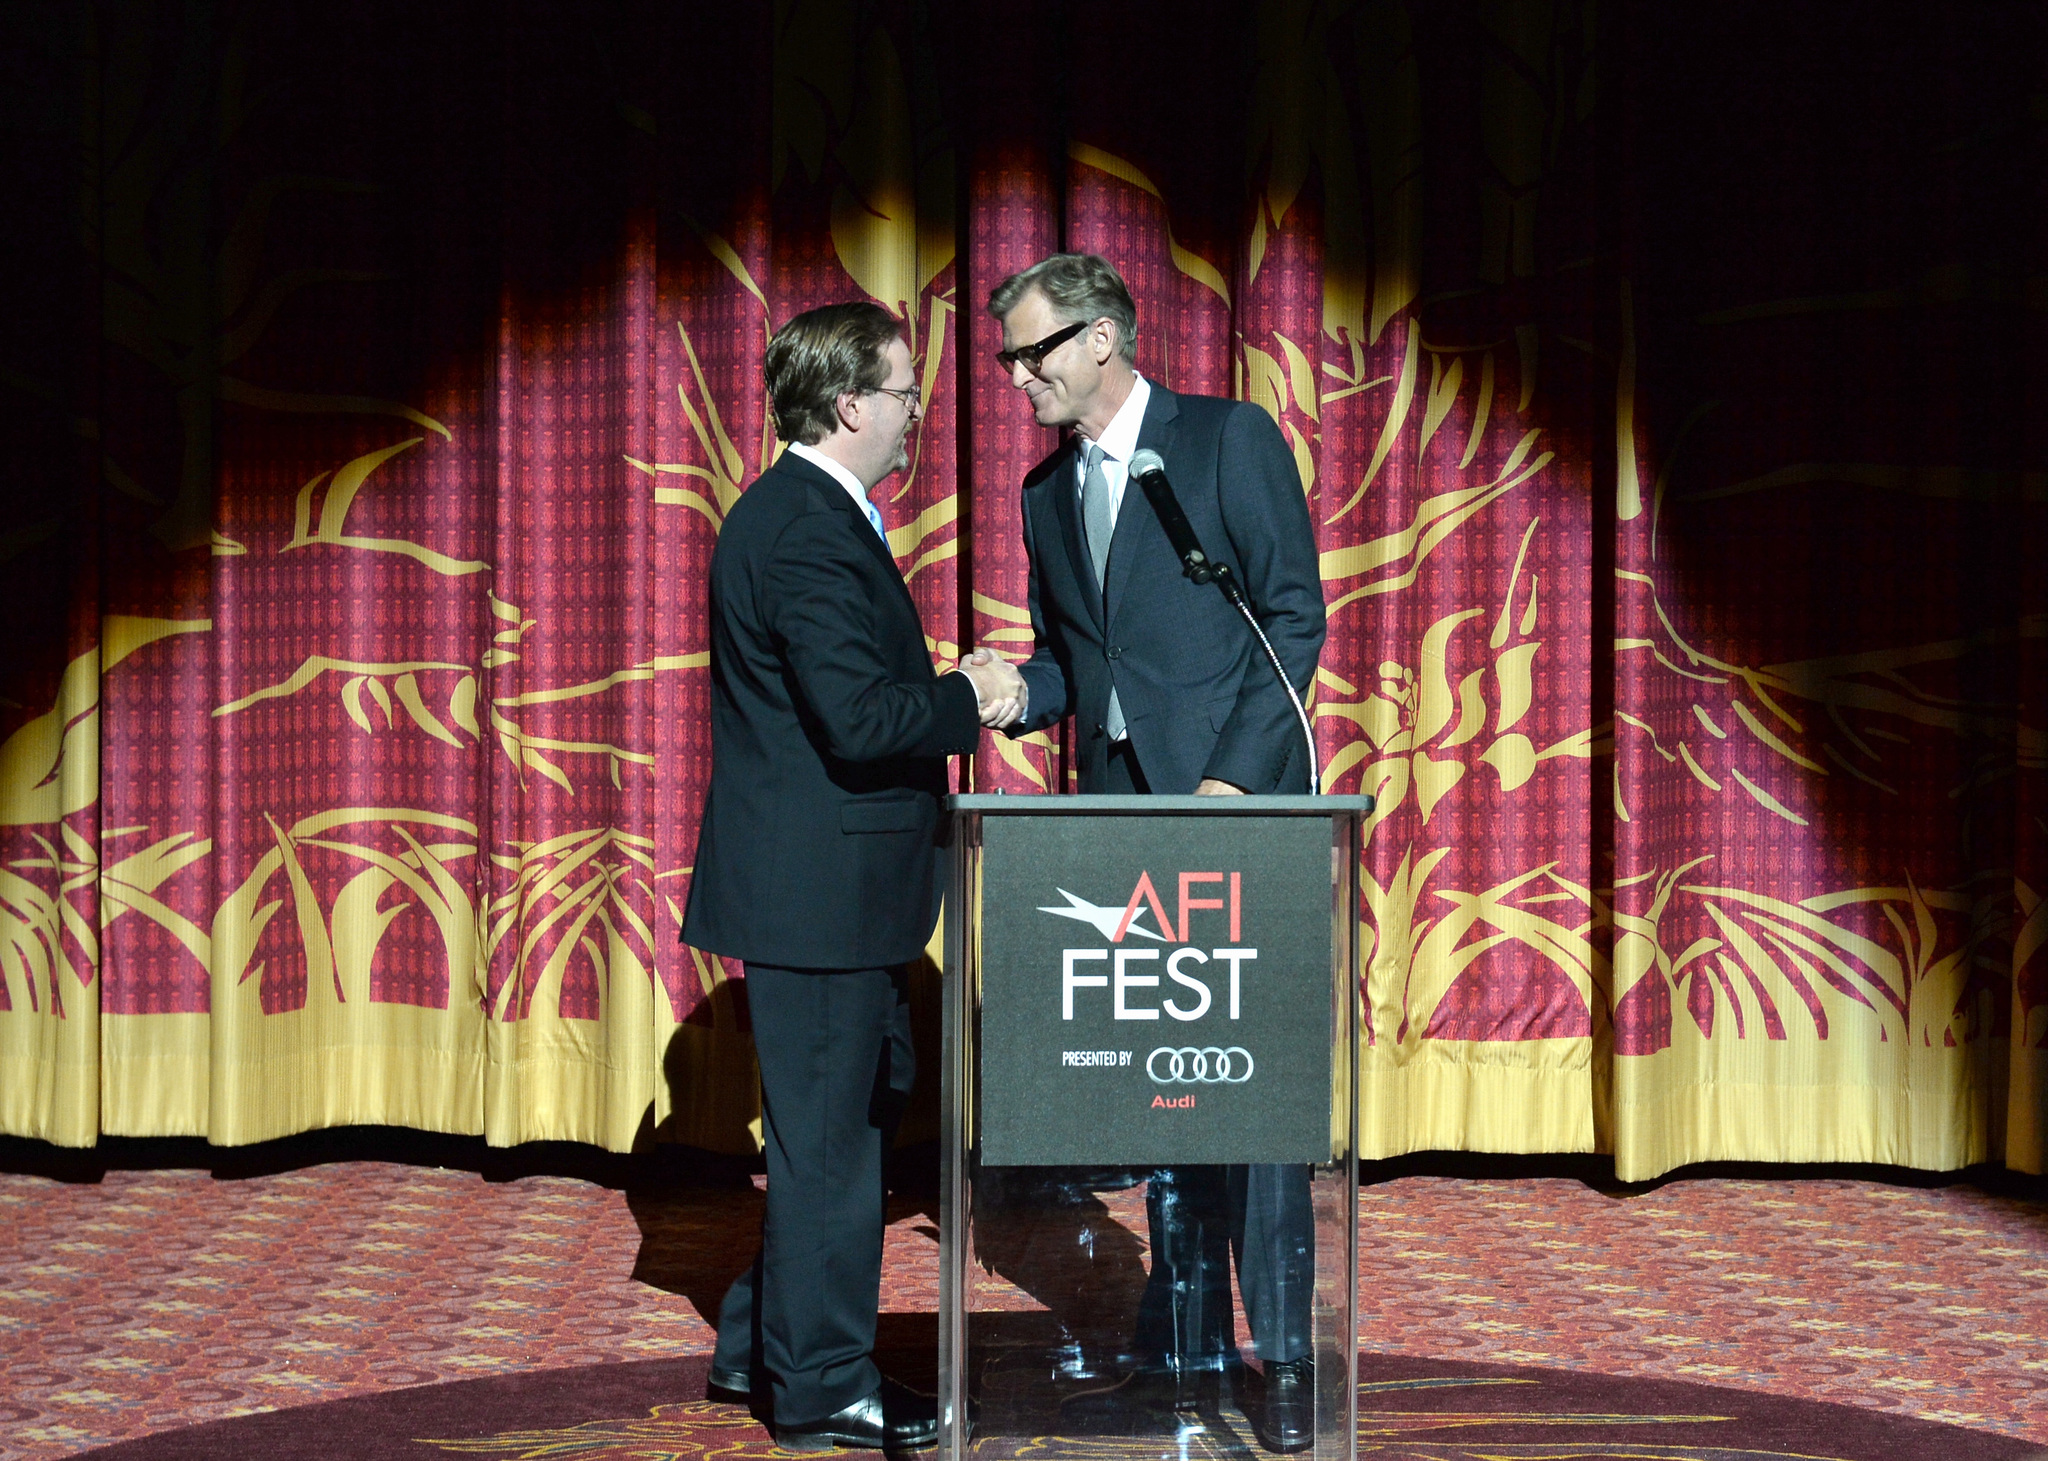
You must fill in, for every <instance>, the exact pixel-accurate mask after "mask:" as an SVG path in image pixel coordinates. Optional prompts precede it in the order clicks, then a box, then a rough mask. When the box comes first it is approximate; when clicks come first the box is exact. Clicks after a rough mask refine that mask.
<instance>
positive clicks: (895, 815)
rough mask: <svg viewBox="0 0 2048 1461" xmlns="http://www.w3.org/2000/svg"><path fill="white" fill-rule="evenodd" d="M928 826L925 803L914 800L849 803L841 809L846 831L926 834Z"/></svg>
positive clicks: (840, 816) (906, 798)
mask: <svg viewBox="0 0 2048 1461" xmlns="http://www.w3.org/2000/svg"><path fill="white" fill-rule="evenodd" d="M928 825H929V813H927V812H926V810H925V806H924V803H923V802H922V801H919V800H917V799H915V798H911V797H890V798H889V799H887V800H886V801H862V802H846V803H843V804H842V805H841V806H840V808H839V830H840V831H842V832H922V831H923V830H924V829H925V828H926V827H927V826H928Z"/></svg>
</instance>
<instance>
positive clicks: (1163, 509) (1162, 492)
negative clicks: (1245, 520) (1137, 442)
mask: <svg viewBox="0 0 2048 1461" xmlns="http://www.w3.org/2000/svg"><path fill="white" fill-rule="evenodd" d="M1130 474H1131V476H1132V477H1133V478H1134V479H1136V481H1137V483H1138V486H1139V487H1141V488H1143V489H1144V492H1145V500H1146V501H1147V502H1149V503H1151V504H1152V511H1153V512H1154V513H1156V514H1157V515H1158V518H1159V526H1160V527H1162V528H1164V529H1166V541H1167V542H1168V543H1170V544H1172V545H1173V551H1174V554H1175V556H1176V557H1178V558H1179V559H1180V571H1181V572H1182V573H1184V574H1186V575H1187V576H1188V577H1189V578H1191V579H1193V580H1194V581H1195V582H1196V583H1215V584H1219V585H1220V586H1222V588H1223V594H1224V597H1226V598H1228V599H1229V600H1230V601H1231V602H1232V603H1235V602H1236V601H1237V597H1238V596H1237V594H1236V593H1234V592H1233V590H1234V589H1235V588H1236V587H1237V584H1236V581H1235V579H1234V578H1233V577H1232V575H1231V572H1230V565H1229V564H1227V563H1215V562H1212V561H1210V558H1209V555H1208V554H1206V553H1204V552H1203V551H1202V540H1201V539H1200V538H1198V537H1196V536H1195V530H1194V528H1193V527H1192V526H1191V525H1190V524H1189V522H1188V516H1187V514H1186V513H1184V512H1182V511H1181V510H1180V499H1179V498H1178V497H1176V496H1174V495H1173V484H1172V483H1171V482H1169V481H1167V480H1166V463H1165V462H1164V461H1163V460H1162V459H1161V458H1160V455H1159V453H1158V452H1156V451H1153V450H1152V449H1151V448H1150V447H1147V448H1146V449H1145V450H1144V451H1141V452H1136V453H1133V454H1132V456H1131V467H1130Z"/></svg>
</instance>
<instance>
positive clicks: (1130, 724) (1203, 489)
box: [970, 254, 1324, 1451]
mask: <svg viewBox="0 0 2048 1461" xmlns="http://www.w3.org/2000/svg"><path fill="white" fill-rule="evenodd" d="M989 313H990V314H992V315H994V316H995V317H996V318H997V319H999V320H1001V321H1002V325H1003V351H1002V354H1001V356H1000V357H999V359H1000V361H1001V363H1002V365H1003V367H1004V369H1005V370H1007V371H1008V372H1009V375H1010V381H1011V384H1012V385H1014V386H1016V387H1017V389H1018V390H1020V391H1022V392H1023V393H1024V395H1025V396H1026V398H1027V399H1028V400H1029V401H1030V404H1031V408H1032V414H1033V416H1034V417H1035V419H1036V420H1037V422H1038V424H1039V425H1041V426H1051V427H1061V428H1068V429H1070V430H1071V436H1070V438H1069V440H1068V441H1066V442H1064V443H1062V444H1061V445H1060V447H1059V448H1058V449H1057V450H1056V451H1054V452H1053V453H1052V455H1050V456H1048V457H1047V458H1046V459H1045V460H1044V461H1042V462H1040V463H1039V464H1038V465H1037V466H1036V467H1035V468H1033V469H1032V470H1031V472H1030V473H1029V474H1028V475H1027V476H1026V477H1025V479H1024V498H1023V520H1024V542H1025V547H1026V549H1027V551H1028V553H1029V556H1030V562H1031V603H1030V609H1031V624H1032V629H1033V631H1034V637H1035V641H1036V643H1035V646H1034V652H1033V654H1032V656H1031V659H1030V661H1029V662H1028V663H1027V664H1025V665H1024V666H1023V667H1022V669H1023V681H1024V686H1025V691H1024V694H1023V695H1022V696H1021V697H1019V699H1018V700H1017V701H1016V702H1015V703H1014V704H1013V703H1009V702H1005V703H1003V704H1002V705H1000V706H998V707H997V709H996V716H995V720H994V723H996V724H999V725H1005V726H1008V727H1011V728H1012V729H1013V733H1022V732H1025V731H1031V730H1038V729H1041V728H1043V727H1046V726H1050V725H1053V724H1056V723H1057V722H1058V721H1059V720H1060V718H1061V717H1062V716H1065V715H1068V714H1071V715H1072V716H1073V717H1074V726H1075V731H1076V736H1077V740H1078V742H1079V753H1080V789H1081V790H1082V791H1083V792H1122V793H1131V792H1139V793H1143V792H1155V793H1161V794H1167V795H1183V796H1184V795H1187V794H1188V793H1190V792H1194V793H1200V794H1209V795H1229V794H1233V793H1243V792H1306V791H1308V790H1309V789H1310V787H1309V782H1308V777H1309V772H1308V756H1307V753H1306V750H1305V748H1304V747H1303V745H1302V741H1301V732H1300V729H1299V721H1298V720H1297V718H1296V716H1295V713H1294V707H1293V705H1292V704H1291V703H1290V702H1289V700H1288V698H1287V695H1286V692H1285V691H1283V690H1282V689H1281V687H1280V686H1279V684H1278V683H1276V682H1275V680H1274V677H1273V675H1272V673H1271V669H1270V667H1269V665H1268V664H1267V662H1266V659H1265V656H1264V654H1263V652H1262V651H1261V650H1260V649H1259V648H1258V647H1257V645H1256V644H1255V643H1254V641H1253V639H1252V636H1251V633H1250V631H1249V629H1247V628H1246V626H1245V624H1244V622H1243V620H1242V619H1240V618H1239V617H1238V615H1237V613H1236V611H1235V610H1234V609H1232V608H1231V607H1230V605H1229V604H1228V603H1227V602H1226V601H1225V600H1224V598H1223V596H1222V595H1221V594H1219V593H1218V592H1217V591H1216V590H1215V589H1214V588H1213V587H1211V586H1206V585H1198V584H1194V583H1191V582H1190V581H1189V580H1188V579H1187V578H1185V577H1184V576H1183V575H1182V573H1181V563H1180V559H1179V557H1178V556H1177V555H1176V554H1175V553H1174V551H1173V548H1172V546H1171V544H1170V543H1169V542H1168V541H1167V537H1166V533H1165V530H1164V529H1163V528H1162V527H1161V526H1160V524H1159V519H1158V516H1157V514H1155V513H1154V512H1153V511H1152V510H1151V506H1150V504H1149V503H1148V502H1147V501H1146V500H1145V499H1144V496H1143V493H1142V492H1134V491H1127V490H1126V485H1127V481H1128V476H1129V464H1130V459H1131V456H1132V454H1133V453H1134V452H1136V451H1139V450H1143V449H1150V450H1153V451H1156V452H1158V453H1159V455H1160V456H1161V457H1162V458H1163V459H1164V461H1165V464H1166V474H1167V477H1168V479H1169V480H1170V481H1171V482H1172V483H1173V486H1174V490H1175V493H1176V495H1177V496H1178V498H1179V500H1180V504H1181V507H1182V508H1183V510H1184V511H1185V512H1186V514H1187V518H1188V522H1189V523H1190V525H1191V526H1192V527H1193V528H1194V530H1195V533H1196V535H1197V536H1198V537H1199V538H1200V539H1201V542H1202V545H1203V548H1204V550H1205V551H1206V552H1207V553H1208V554H1209V556H1210V557H1211V558H1212V559H1215V560H1217V561H1219V562H1223V563H1228V564H1229V565H1230V567H1231V570H1232V572H1234V573H1235V574H1236V575H1237V577H1238V580H1239V582H1240V583H1241V584H1243V586H1244V589H1245V592H1246V593H1247V595H1248V596H1249V597H1250V599H1251V602H1252V604H1253V607H1254V610H1255V612H1256V614H1257V616H1258V619H1259V624H1260V627H1261V628H1262V629H1263V630H1265V632H1266V636H1267V638H1268V639H1270V640H1271V641H1272V645H1273V648H1274V651H1275V652H1276V653H1277V654H1278V655H1279V657H1280V661H1281V663H1282V664H1283V665H1284V666H1285V667H1286V670H1287V674H1288V678H1289V679H1290V680H1292V681H1293V682H1294V685H1295V687H1296V689H1297V690H1298V691H1299V692H1300V693H1302V694H1304V695H1305V694H1307V692H1308V687H1309V681H1310V680H1311V679H1312V678H1313V676H1314V674H1315V668H1316V658H1317V655H1318V654H1319V653H1320V652H1321V649H1322V643H1323V633H1324V614H1323V592H1322V578H1321V575H1320V573H1319V571H1318V566H1317V554H1316V545H1315V534H1314V529H1313V528H1312V527H1311V525H1310V522H1309V516H1308V509H1307V506H1306V504H1305V502H1304V500H1303V494H1302V487H1301V479H1300V476H1299V474H1298V473H1297V472H1296V470H1295V466H1294V458H1293V456H1292V454H1291V453H1290V452H1289V451H1288V449H1287V446H1286V443H1285V442H1284V441H1283V440H1282V439H1281V436H1280V431H1279V428H1278V427H1276V426H1275V425H1274V424H1273V420H1272V418H1271V417H1269V416H1267V415H1266V414H1265V412H1263V411H1261V410H1260V409H1259V408H1258V407H1256V406H1251V405H1246V404H1244V403H1243V402H1237V401H1224V400H1217V399H1215V398H1212V397H1207V396H1183V395H1177V394H1175V393H1174V392H1172V391H1169V390H1166V389H1165V388H1164V387H1162V386H1159V385H1156V384H1154V383H1152V382H1149V381H1147V380H1146V379H1145V378H1144V377H1143V376H1141V375H1139V374H1138V372H1137V369H1136V366H1135V361H1136V359H1137V324H1138V321H1137V309H1136V307H1135V306H1134V305H1133V304H1132V302H1131V296H1130V292H1129V290H1128V289H1126V288H1125V286H1124V281H1123V279H1122V277H1121V276H1119V275H1118V273H1117V271H1116V269H1115V268H1114V267H1113V266H1112V265H1111V264H1110V263H1109V262H1108V261H1107V260H1105V259H1102V258H1099V257H1096V256H1094V255H1090V254H1056V255H1054V256H1053V257H1051V258H1049V259H1045V260H1043V261H1041V262H1040V263H1038V264H1035V265H1033V266H1032V267H1031V268H1029V269H1026V270H1025V271H1024V272H1022V273H1021V274H1017V275H1014V276H1012V277H1011V278H1009V279H1007V280H1005V281H1004V282H1003V283H1002V284H1001V285H999V286H998V287H997V288H996V290H995V291H994V293H993V294H992V295H991V296H990V299H989ZM970 658H971V659H972V660H974V661H977V662H979V661H984V660H989V659H992V658H993V656H992V655H990V654H989V653H988V652H987V651H977V652H976V653H975V654H974V655H973V656H971V657H970ZM1146 1208H1147V1213H1148V1216H1149V1218H1150V1220H1151V1227H1152V1252H1153V1265H1152V1272H1151V1276H1150V1279H1149V1281H1148V1283H1147V1286H1146V1290H1145V1296H1144V1300H1143V1302H1142V1303H1141V1306H1140V1310H1139V1315H1138V1332H1137V1340H1138V1344H1139V1346H1140V1348H1141V1349H1145V1350H1149V1351H1151V1352H1152V1353H1153V1354H1155V1355H1157V1356H1158V1357H1159V1358H1160V1359H1161V1360H1162V1361H1164V1362H1165V1364H1166V1365H1167V1367H1169V1368H1170V1369H1172V1370H1174V1371H1175V1372H1177V1373H1180V1374H1186V1373H1188V1372H1191V1371H1192V1372H1200V1371H1202V1370H1204V1369H1205V1368H1211V1367H1220V1366H1224V1365H1228V1364H1232V1363H1234V1361H1235V1357H1236V1342H1235V1339H1234V1337H1233V1335H1232V1315H1231V1303H1230V1252H1231V1250H1233V1249H1234V1250H1235V1251H1236V1254H1237V1266H1238V1280H1239V1287H1240V1290H1241V1292H1242V1294H1243V1297H1244V1301H1245V1313H1246V1317H1247V1318H1248V1319H1249V1320H1250V1323H1251V1328H1252V1340H1253V1344H1254V1346H1255V1348H1256V1350H1257V1353H1258V1355H1259V1358H1260V1360H1261V1361H1262V1363H1263V1365H1264V1370H1265V1377H1264V1378H1265V1386H1264V1396H1265V1398H1264V1403H1263V1404H1262V1405H1261V1406H1259V1407H1258V1409H1257V1414H1256V1416H1255V1421H1256V1423H1257V1426H1258V1430H1259V1436H1260V1439H1261V1440H1262V1441H1263V1442H1264V1443H1265V1444H1266V1445H1268V1446H1269V1447H1270V1448H1272V1449H1274V1450H1281V1451H1288V1450H1298V1449H1300V1448H1302V1447H1303V1446H1306V1445H1307V1444H1309V1442H1310V1440H1311V1439H1312V1438H1313V1433H1314V1427H1313V1421H1314V1400H1313V1392H1314V1385H1313V1378H1314V1377H1313V1372H1312V1369H1311V1367H1310V1361H1309V1347H1310V1346H1309V1341H1310V1335H1309V1299H1310V1293H1311V1290H1312V1288H1313V1282H1314V1266H1315V1265H1314V1249H1313V1238H1314V1230H1313V1225H1312V1220H1311V1216H1310V1212H1309V1190H1308V1172H1307V1169H1305V1168H1301V1167H1294V1166H1285V1167H1282V1166H1253V1167H1233V1168H1220V1167H1181V1168H1175V1169H1171V1170H1165V1171H1160V1172H1157V1173H1154V1174H1153V1177H1152V1180H1151V1183H1150V1186H1149V1189H1148V1193H1147V1202H1146Z"/></svg>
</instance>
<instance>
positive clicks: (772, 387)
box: [765, 299, 903, 446]
mask: <svg viewBox="0 0 2048 1461" xmlns="http://www.w3.org/2000/svg"><path fill="white" fill-rule="evenodd" d="M902 334H903V330H902V327H901V326H900V325H898V324H897V322H896V317H895V316H894V315H892V314H890V313H889V311H887V310H885V309H883V308H882V307H881V306H880V305H879V304H873V303H870V302H869V301H867V300H864V299H863V300H857V301H855V302H853V303H851V304H828V305H823V306H820V307H819V308H817V309H807V310H805V311H804V312H803V313H802V314H800V315H798V316H797V317H796V318H795V319H793V320H791V321H790V322H789V323H788V324H786V325H784V326H783V327H782V328H781V329H779V330H777V331H776V332H775V338H774V339H772V340H770V341H769V342H768V359H767V366H766V371H765V374H766V375H767V378H768V403H769V406H770V408H771V409H772V410H773V411H774V412H775V429H776V431H777V432H778V433H780V434H781V436H782V439H783V440H784V441H800V442H802V443H803V444H804V445H805V446H816V445H817V444H818V443H819V442H821V441H823V440H824V439H825V438H826V437H828V436H830V435H831V434H832V432H833V431H834V429H836V428H837V426H838V425H839V398H840V397H841V396H842V395H844V394H845V393H846V392H848V391H872V390H874V389H876V388H877V387H878V386H880V385H881V384H882V382H883V381H884V380H886V379H887V378H888V375H889V367H888V364H887V362H886V361H884V360H883V358H882V352H883V351H885V350H887V349H888V348H889V342H890V341H891V340H896V339H900V338H902Z"/></svg>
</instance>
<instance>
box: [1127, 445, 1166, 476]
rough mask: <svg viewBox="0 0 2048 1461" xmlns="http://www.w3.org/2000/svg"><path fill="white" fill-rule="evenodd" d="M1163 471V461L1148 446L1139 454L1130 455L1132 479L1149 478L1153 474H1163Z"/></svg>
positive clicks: (1164, 468) (1164, 467)
mask: <svg viewBox="0 0 2048 1461" xmlns="http://www.w3.org/2000/svg"><path fill="white" fill-rule="evenodd" d="M1165 470H1166V463H1165V461H1164V460H1162V459H1161V457H1160V455H1159V453H1158V452H1156V451H1154V450H1152V448H1151V447H1149V446H1148V447H1146V448H1145V449H1144V450H1143V451H1141V452H1133V453H1131V475H1132V476H1133V477H1149V476H1151V475H1152V474H1153V473H1154V472H1163V471H1165Z"/></svg>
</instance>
